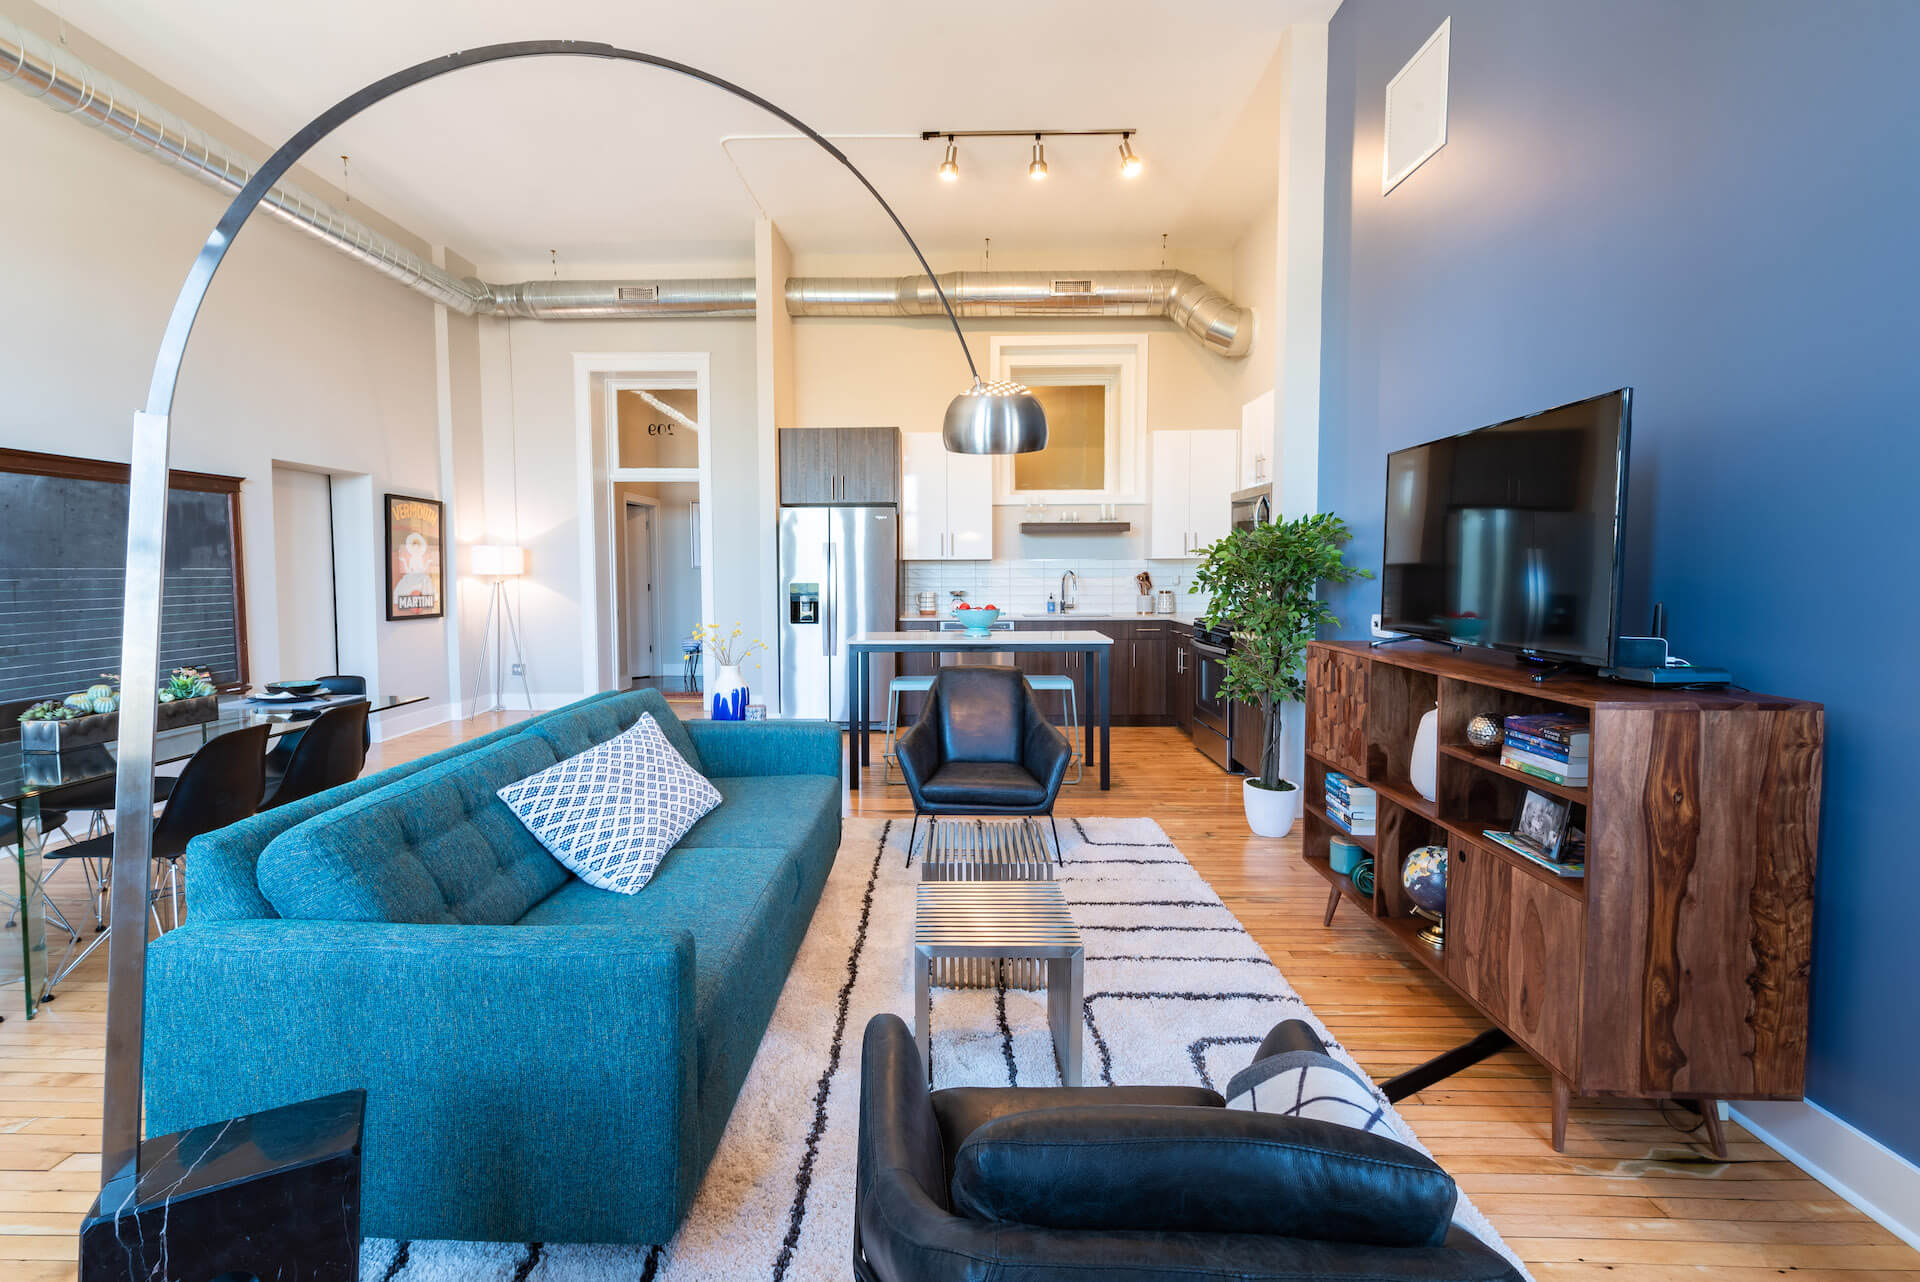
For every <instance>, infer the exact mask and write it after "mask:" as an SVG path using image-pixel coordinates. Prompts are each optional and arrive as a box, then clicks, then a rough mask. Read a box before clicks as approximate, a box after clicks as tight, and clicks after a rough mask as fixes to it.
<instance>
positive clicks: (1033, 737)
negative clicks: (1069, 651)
mask: <svg viewBox="0 0 1920 1282" xmlns="http://www.w3.org/2000/svg"><path fill="white" fill-rule="evenodd" d="M894 754H895V756H896V757H897V758H898V759H899V762H900V774H901V777H902V778H904V779H905V780H906V783H907V792H908V793H909V794H910V795H911V796H912V797H913V822H914V827H913V828H911V829H909V830H908V833H907V858H908V859H909V860H911V859H912V858H913V841H914V836H915V834H916V833H917V832H918V829H919V824H920V816H921V815H927V816H929V817H930V818H931V819H939V818H940V817H942V816H947V815H1000V816H1006V817H1009V818H1012V817H1021V818H1038V817H1039V816H1041V815H1045V816H1046V817H1047V821H1048V822H1049V823H1052V821H1053V803H1054V800H1055V799H1056V798H1057V797H1059V795H1060V783H1061V781H1062V780H1063V779H1065V778H1066V774H1067V762H1068V761H1069V760H1070V759H1071V758H1072V756H1073V745H1071V744H1069V743H1068V742H1067V737H1066V736H1065V735H1064V734H1061V733H1060V729H1059V727H1057V726H1055V725H1054V724H1053V722H1051V721H1049V720H1048V719H1047V715H1046V713H1045V712H1043V711H1041V708H1040V704H1039V702H1038V701H1037V700H1036V699H1035V698H1034V697H1033V687H1032V686H1029V685H1028V684H1027V679H1026V678H1025V677H1024V676H1022V675H1021V673H1020V670H1019V669H1017V668H1009V667H1000V666H993V665H987V664H979V665H974V664H967V665H963V666H960V667H953V668H942V669H940V674H939V675H938V676H936V677H935V678H934V679H933V689H932V690H930V691H928V692H927V702H926V706H925V707H923V708H922V709H921V710H920V719H919V720H918V721H916V722H915V723H914V724H913V725H912V726H911V727H909V728H908V729H907V731H906V732H905V733H904V734H902V735H901V736H900V737H899V739H898V740H897V741H895V743H894ZM1053 848H1054V853H1055V855H1056V856H1057V855H1058V854H1059V851H1060V831H1059V828H1058V827H1057V826H1056V827H1055V828H1054V833H1053Z"/></svg>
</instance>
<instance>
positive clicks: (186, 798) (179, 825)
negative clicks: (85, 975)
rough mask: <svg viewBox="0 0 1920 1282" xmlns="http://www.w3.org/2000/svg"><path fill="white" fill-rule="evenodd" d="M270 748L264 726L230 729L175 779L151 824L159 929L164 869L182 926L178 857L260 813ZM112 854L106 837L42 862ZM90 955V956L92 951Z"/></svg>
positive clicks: (110, 838) (81, 843)
mask: <svg viewBox="0 0 1920 1282" xmlns="http://www.w3.org/2000/svg"><path fill="white" fill-rule="evenodd" d="M266 749H267V725H266V723H265V722H262V723H261V724H259V725H257V726H247V727H245V728H243V729H240V730H230V731H228V732H227V733H226V734H223V735H219V736H217V737H215V738H212V739H209V740H207V742H206V743H204V744H202V745H200V750H199V751H198V752H196V753H194V754H193V756H192V757H191V758H190V759H189V760H188V761H187V765H186V769H184V770H182V771H181V772H180V774H179V776H178V777H177V778H176V779H175V780H174V784H173V790H172V792H171V794H170V795H169V796H168V797H167V804H166V805H165V806H164V807H162V808H161V811H160V817H159V818H158V819H157V820H155V821H154V825H153V860H154V864H155V867H154V885H153V889H152V892H151V893H150V895H149V904H150V906H152V907H151V911H152V912H153V914H154V920H155V923H156V924H158V923H159V910H158V907H157V901H158V896H159V893H160V888H159V881H160V874H161V872H162V871H163V870H164V872H165V874H166V879H167V893H168V897H169V899H170V900H171V903H172V912H173V924H174V925H175V926H178V925H179V924H180V858H181V856H183V855H185V854H186V853H187V843H188V842H189V841H192V840H193V839H194V838H195V837H198V836H199V835H200V834H201V833H205V832H212V831H213V830H214V829H216V828H224V827H226V826H227V825H228V824H231V823H238V822H239V821H240V820H242V819H245V818H246V817H247V816H248V815H251V814H253V813H254V812H255V811H257V810H259V809H260V799H261V797H262V796H263V795H264V792H265V789H266V778H267V772H266ZM112 855H113V834H112V833H103V834H102V835H100V836H98V837H89V838H88V839H87V840H85V841H77V842H75V843H74V844H73V845H71V846H62V847H60V848H59V849H58V850H49V851H47V852H46V853H45V855H44V858H47V859H51V860H65V859H96V860H108V861H110V860H111V858H112ZM99 938H101V939H104V938H106V936H104V935H102V936H100V937H99ZM95 943H98V940H95ZM88 951H92V949H91V946H89V949H88ZM85 956H86V954H85V953H82V954H81V956H80V957H79V958H75V959H74V961H73V963H72V964H71V965H69V966H68V967H67V970H69V971H70V970H72V969H73V966H77V965H78V964H79V963H80V960H81V958H84V957H85ZM63 973H65V972H63Z"/></svg>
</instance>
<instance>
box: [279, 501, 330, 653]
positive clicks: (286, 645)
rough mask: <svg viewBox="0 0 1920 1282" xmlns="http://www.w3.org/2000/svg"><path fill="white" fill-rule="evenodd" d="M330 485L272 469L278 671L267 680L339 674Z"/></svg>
mask: <svg viewBox="0 0 1920 1282" xmlns="http://www.w3.org/2000/svg"><path fill="white" fill-rule="evenodd" d="M332 488H333V481H332V478H331V477H329V476H328V475H327V474H326V473H324V472H303V471H299V470H297V469H295V468H288V467H276V468H274V469H273V560H274V568H275V570H276V571H277V583H276V588H277V592H276V596H277V598H278V602H279V615H280V620H279V622H280V670H279V671H278V672H276V673H273V674H271V677H270V679H289V680H297V679H301V678H305V677H324V676H327V675H329V674H331V673H335V672H338V671H339V670H340V661H339V657H338V655H337V653H336V649H335V647H336V637H337V635H338V634H337V632H336V629H335V627H334V617H333V594H334V581H333V496H332Z"/></svg>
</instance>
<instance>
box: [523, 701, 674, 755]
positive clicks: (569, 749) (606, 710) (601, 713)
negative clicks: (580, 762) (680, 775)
mask: <svg viewBox="0 0 1920 1282" xmlns="http://www.w3.org/2000/svg"><path fill="white" fill-rule="evenodd" d="M643 712H651V713H652V714H653V719H654V721H655V722H657V723H658V724H659V726H660V733H661V734H662V735H665V736H666V740H667V742H668V743H670V744H672V745H673V746H674V749H675V750H676V751H678V752H679V754H680V755H681V756H682V757H684V758H686V762H687V764H688V765H690V766H692V767H693V768H694V769H695V770H698V771H699V772H700V773H701V774H705V773H707V767H706V764H705V763H704V762H702V761H701V760H700V749H698V748H696V747H695V746H694V744H693V736H692V735H690V734H688V733H687V728H686V727H685V726H684V725H681V724H680V717H679V714H677V713H675V712H674V710H673V705H672V704H670V703H668V702H667V697H666V696H665V695H663V694H661V693H660V692H659V691H658V690H629V691H626V692H625V693H623V694H615V695H609V696H608V697H607V698H604V699H597V700H595V701H593V702H592V703H581V704H576V705H575V706H574V707H572V708H571V709H568V708H562V709H561V710H560V711H558V712H554V713H550V714H548V715H547V716H545V717H542V718H541V719H540V720H539V721H538V722H537V723H535V724H534V725H532V726H529V727H528V729H527V733H528V734H531V735H538V736H539V737H540V738H542V739H545V740H546V741H547V742H548V743H550V744H552V745H553V755H554V759H555V760H557V761H565V760H566V759H567V758H568V757H577V756H579V755H580V754H581V753H583V752H585V751H586V750H587V749H588V748H591V747H593V746H594V745H595V744H597V743H605V742H606V741H607V740H609V739H611V738H613V737H614V736H615V735H617V734H619V733H620V732H621V731H623V730H626V729H629V728H630V727H631V726H632V725H633V723H634V722H636V721H638V720H640V714H641V713H643Z"/></svg>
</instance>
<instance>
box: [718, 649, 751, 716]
mask: <svg viewBox="0 0 1920 1282" xmlns="http://www.w3.org/2000/svg"><path fill="white" fill-rule="evenodd" d="M749 693H750V692H749V691H748V690H747V683H746V682H745V681H744V680H742V679H741V676H740V665H739V664H737V663H728V664H723V665H721V668H720V671H719V674H718V675H716V676H715V677H714V679H713V698H712V701H711V708H712V713H711V715H712V717H713V719H714V720H715V721H745V720H746V719H747V700H748V698H749Z"/></svg>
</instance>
